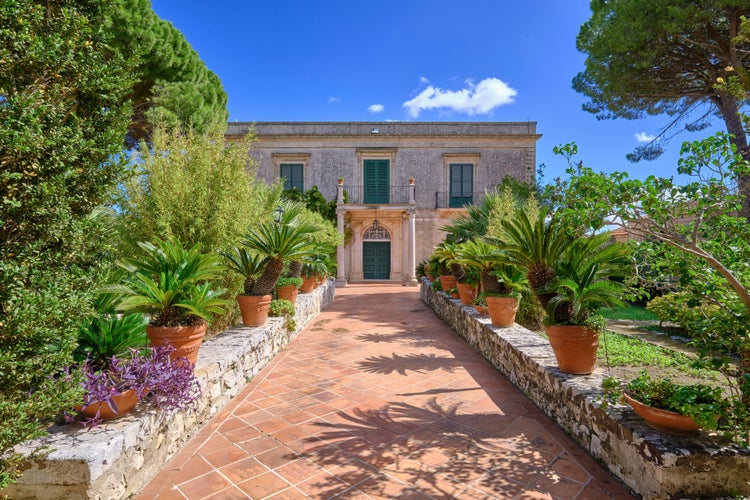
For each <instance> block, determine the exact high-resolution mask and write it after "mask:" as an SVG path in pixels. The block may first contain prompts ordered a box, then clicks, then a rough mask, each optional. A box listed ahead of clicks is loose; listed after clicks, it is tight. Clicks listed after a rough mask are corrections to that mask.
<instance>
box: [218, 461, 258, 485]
mask: <svg viewBox="0 0 750 500" xmlns="http://www.w3.org/2000/svg"><path fill="white" fill-rule="evenodd" d="M219 472H221V473H222V474H224V475H225V476H226V477H227V478H229V480H231V481H232V483H234V484H239V483H241V482H242V481H246V480H248V479H251V478H253V477H256V476H260V475H261V474H265V473H266V472H268V467H266V466H265V465H264V464H262V463H260V462H259V461H258V460H256V459H255V458H246V459H244V460H240V461H238V462H233V463H231V464H229V465H225V466H224V467H221V468H220V469H219Z"/></svg>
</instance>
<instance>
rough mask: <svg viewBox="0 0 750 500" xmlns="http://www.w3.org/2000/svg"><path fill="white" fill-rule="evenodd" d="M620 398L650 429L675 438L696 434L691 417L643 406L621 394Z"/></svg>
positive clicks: (696, 427) (697, 427) (695, 425)
mask: <svg viewBox="0 0 750 500" xmlns="http://www.w3.org/2000/svg"><path fill="white" fill-rule="evenodd" d="M622 397H623V398H624V399H625V401H627V402H628V404H629V405H630V406H632V407H633V410H635V412H636V413H637V414H638V415H640V416H641V417H643V420H645V421H646V425H648V426H649V427H651V428H652V429H656V430H657V431H660V432H666V433H667V434H675V435H677V436H692V435H693V434H696V433H697V432H698V429H700V427H699V426H698V425H697V424H696V423H695V420H693V418H692V417H688V416H687V415H681V414H679V413H675V412H673V411H667V410H662V409H660V408H654V407H653V406H647V405H644V404H643V403H641V402H640V401H638V400H635V399H633V398H631V397H630V396H628V395H627V394H623V395H622Z"/></svg>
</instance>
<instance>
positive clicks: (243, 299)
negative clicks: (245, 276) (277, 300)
mask: <svg viewBox="0 0 750 500" xmlns="http://www.w3.org/2000/svg"><path fill="white" fill-rule="evenodd" d="M272 298H273V297H271V296H270V295H238V296H237V303H239V305H240V314H242V324H243V325H245V326H263V325H264V324H265V322H266V319H267V318H268V309H269V307H270V306H271V299H272Z"/></svg>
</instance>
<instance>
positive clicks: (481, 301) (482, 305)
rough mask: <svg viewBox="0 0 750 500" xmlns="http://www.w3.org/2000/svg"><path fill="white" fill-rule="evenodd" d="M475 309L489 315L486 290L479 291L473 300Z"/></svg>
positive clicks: (483, 314)
mask: <svg viewBox="0 0 750 500" xmlns="http://www.w3.org/2000/svg"><path fill="white" fill-rule="evenodd" d="M472 305H473V306H474V310H475V311H476V312H478V313H479V314H481V315H482V316H486V315H487V298H486V297H485V296H484V292H479V293H478V294H477V296H476V297H475V298H474V300H473V301H472Z"/></svg>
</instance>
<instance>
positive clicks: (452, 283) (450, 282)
mask: <svg viewBox="0 0 750 500" xmlns="http://www.w3.org/2000/svg"><path fill="white" fill-rule="evenodd" d="M440 285H442V287H443V291H444V292H447V291H448V290H450V289H451V288H456V277H455V276H453V275H452V274H443V275H441V276H440Z"/></svg>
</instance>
